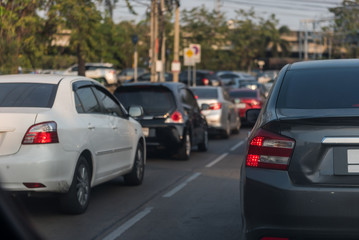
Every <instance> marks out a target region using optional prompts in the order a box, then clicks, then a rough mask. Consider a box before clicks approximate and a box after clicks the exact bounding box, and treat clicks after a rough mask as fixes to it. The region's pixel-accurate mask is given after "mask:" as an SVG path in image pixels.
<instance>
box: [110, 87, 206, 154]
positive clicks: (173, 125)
mask: <svg viewBox="0 0 359 240" xmlns="http://www.w3.org/2000/svg"><path fill="white" fill-rule="evenodd" d="M114 95H115V96H116V97H117V98H118V99H119V100H120V102H121V103H122V104H123V105H124V106H125V108H129V107H130V106H133V105H140V106H142V108H143V111H144V115H143V117H141V118H139V119H136V120H138V121H139V122H140V123H141V125H142V130H143V133H144V135H145V137H146V145H147V149H148V151H151V150H152V151H153V150H154V151H158V150H167V151H168V152H169V154H171V155H176V156H177V158H178V159H182V160H187V159H189V157H190V153H191V148H192V146H195V145H197V146H198V149H199V150H200V151H207V148H208V127H207V121H206V119H205V117H204V116H203V115H202V114H201V110H200V108H199V107H198V104H197V101H196V99H195V98H194V95H193V93H192V91H191V90H190V89H189V88H188V87H187V86H186V85H184V84H182V83H174V82H166V83H129V84H124V85H123V86H120V87H118V88H117V89H116V90H115V92H114Z"/></svg>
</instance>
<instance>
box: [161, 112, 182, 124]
mask: <svg viewBox="0 0 359 240" xmlns="http://www.w3.org/2000/svg"><path fill="white" fill-rule="evenodd" d="M165 122H166V123H183V116H182V114H181V113H180V112H178V111H175V112H174V113H172V115H171V116H170V117H169V118H167V119H166V121H165Z"/></svg>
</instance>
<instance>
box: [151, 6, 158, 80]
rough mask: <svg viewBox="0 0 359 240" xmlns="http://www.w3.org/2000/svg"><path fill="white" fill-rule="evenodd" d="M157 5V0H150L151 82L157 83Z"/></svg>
mask: <svg viewBox="0 0 359 240" xmlns="http://www.w3.org/2000/svg"><path fill="white" fill-rule="evenodd" d="M157 10H158V5H157V0H152V2H151V56H150V57H151V82H157V72H156V63H157V50H158V49H157V48H158V38H157V32H158V23H157V22H158V19H157V16H158V14H157V12H158V11H157Z"/></svg>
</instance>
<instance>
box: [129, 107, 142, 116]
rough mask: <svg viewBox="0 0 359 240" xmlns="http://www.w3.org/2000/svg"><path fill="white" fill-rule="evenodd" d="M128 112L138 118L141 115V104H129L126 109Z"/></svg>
mask: <svg viewBox="0 0 359 240" xmlns="http://www.w3.org/2000/svg"><path fill="white" fill-rule="evenodd" d="M128 114H129V115H130V116H131V117H133V118H138V117H142V116H143V108H142V107H141V106H138V105H137V106H130V108H129V109H128Z"/></svg>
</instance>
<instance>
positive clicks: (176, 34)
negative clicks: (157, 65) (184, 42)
mask: <svg viewBox="0 0 359 240" xmlns="http://www.w3.org/2000/svg"><path fill="white" fill-rule="evenodd" d="M179 7H180V2H179V0H176V17H175V32H174V56H173V61H174V62H177V63H178V62H179V31H180V23H179ZM173 81H174V82H178V72H173Z"/></svg>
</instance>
